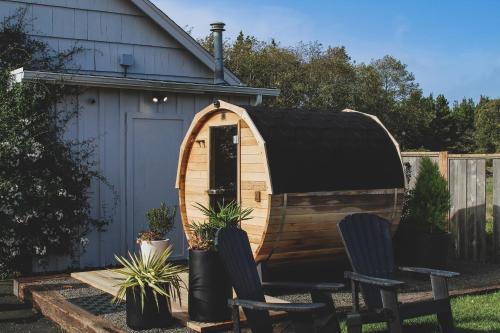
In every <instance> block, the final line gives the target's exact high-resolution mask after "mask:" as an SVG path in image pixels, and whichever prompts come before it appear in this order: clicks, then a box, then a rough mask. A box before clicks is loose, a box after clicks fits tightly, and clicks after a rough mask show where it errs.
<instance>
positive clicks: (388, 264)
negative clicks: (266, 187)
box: [337, 214, 459, 333]
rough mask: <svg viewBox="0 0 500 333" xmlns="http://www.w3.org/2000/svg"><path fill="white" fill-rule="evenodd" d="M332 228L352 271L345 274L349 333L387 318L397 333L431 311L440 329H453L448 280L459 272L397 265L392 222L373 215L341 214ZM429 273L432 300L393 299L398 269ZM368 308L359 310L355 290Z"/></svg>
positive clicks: (395, 292) (354, 332)
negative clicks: (348, 291) (349, 291)
mask: <svg viewBox="0 0 500 333" xmlns="http://www.w3.org/2000/svg"><path fill="white" fill-rule="evenodd" d="M337 228H338V230H339V232H340V235H341V237H342V241H343V242H344V246H345V248H346V250H347V254H348V256H349V260H350V262H351V266H352V269H353V271H354V272H345V277H346V278H347V279H349V280H351V286H352V297H353V309H352V313H350V314H349V315H348V316H347V326H348V332H350V333H358V332H361V328H362V325H363V324H365V323H373V322H387V325H388V328H389V331H390V332H395V333H400V332H402V321H403V320H404V319H410V318H415V317H420V316H424V315H430V314H436V315H437V318H438V322H439V326H440V329H441V332H443V333H451V332H453V331H454V327H453V317H452V313H451V306H450V299H449V293H448V283H447V279H448V278H451V277H455V276H458V275H459V274H458V273H455V272H448V271H443V270H436V269H429V268H417V267H396V266H395V264H394V257H393V249H392V240H391V233H390V229H391V223H390V222H389V221H387V220H385V219H383V218H381V217H379V216H376V215H373V214H353V215H349V216H347V217H345V218H344V219H343V220H342V221H341V222H340V223H339V224H338V225H337ZM397 270H399V271H406V272H412V273H419V274H427V275H429V276H430V281H431V285H432V294H433V298H434V299H433V300H428V301H421V302H413V303H405V304H399V303H398V298H397V297H398V288H399V287H401V286H402V285H404V282H401V281H397V280H393V274H394V273H395V272H396V271H397ZM360 287H361V292H362V294H363V299H364V301H365V305H366V307H367V308H368V311H364V312H363V311H360V307H359V289H360Z"/></svg>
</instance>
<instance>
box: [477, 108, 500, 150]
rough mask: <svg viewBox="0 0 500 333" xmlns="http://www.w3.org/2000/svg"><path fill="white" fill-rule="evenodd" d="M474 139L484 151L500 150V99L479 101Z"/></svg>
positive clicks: (478, 147) (479, 148)
mask: <svg viewBox="0 0 500 333" xmlns="http://www.w3.org/2000/svg"><path fill="white" fill-rule="evenodd" d="M474 125H475V130H474V141H475V143H476V146H477V149H478V151H480V152H484V153H494V152H499V151H500V99H495V100H490V101H485V100H483V102H482V103H481V102H480V103H479V106H478V109H477V111H476V116H475V121H474Z"/></svg>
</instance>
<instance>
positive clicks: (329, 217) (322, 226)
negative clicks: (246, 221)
mask: <svg viewBox="0 0 500 333" xmlns="http://www.w3.org/2000/svg"><path fill="white" fill-rule="evenodd" d="M359 212H366V213H370V214H375V215H378V216H380V217H383V218H385V219H387V220H389V221H391V222H392V223H393V224H394V226H397V224H398V223H399V221H398V220H399V218H400V216H401V210H396V211H394V210H393V209H380V210H371V211H362V210H360V211H351V212H343V213H329V214H317V215H295V216H287V217H286V219H285V222H284V224H283V232H282V234H281V239H286V238H287V234H288V233H293V232H296V231H302V230H304V231H306V230H310V231H316V232H317V233H318V235H321V234H322V233H323V232H328V231H329V230H332V229H333V230H336V225H337V223H339V222H340V221H341V220H342V219H343V218H344V217H345V216H347V215H349V214H353V213H359ZM280 224H281V219H280V218H277V217H276V218H272V219H270V220H269V225H268V227H267V234H268V235H269V236H270V237H272V236H273V235H276V234H279V233H280V232H279V230H280ZM275 238H276V237H274V238H272V239H267V238H266V241H274V239H275Z"/></svg>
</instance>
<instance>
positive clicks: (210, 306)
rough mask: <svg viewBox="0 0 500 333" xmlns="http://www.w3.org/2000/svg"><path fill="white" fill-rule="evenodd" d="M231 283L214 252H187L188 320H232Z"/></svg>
mask: <svg viewBox="0 0 500 333" xmlns="http://www.w3.org/2000/svg"><path fill="white" fill-rule="evenodd" d="M232 296H233V290H232V287H231V283H230V282H229V279H228V277H227V275H226V273H225V272H224V267H223V266H222V263H221V261H220V259H219V256H218V254H217V252H215V251H211V250H208V251H203V250H189V302H188V308H189V309H188V310H189V318H190V319H191V320H194V321H201V322H217V321H225V320H229V319H231V309H230V308H229V307H228V306H227V300H228V298H232Z"/></svg>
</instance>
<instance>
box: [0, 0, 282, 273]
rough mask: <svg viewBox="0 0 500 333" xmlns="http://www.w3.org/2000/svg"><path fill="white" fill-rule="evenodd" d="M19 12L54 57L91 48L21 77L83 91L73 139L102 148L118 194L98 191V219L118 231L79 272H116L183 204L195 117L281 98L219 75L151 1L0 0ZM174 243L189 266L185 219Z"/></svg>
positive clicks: (61, 262) (100, 159)
mask: <svg viewBox="0 0 500 333" xmlns="http://www.w3.org/2000/svg"><path fill="white" fill-rule="evenodd" d="M20 7H25V8H26V10H27V16H28V19H29V20H30V21H31V22H32V23H31V24H30V26H29V31H28V32H29V34H30V35H32V36H35V37H36V38H39V39H41V40H43V41H45V42H47V43H48V44H49V45H50V46H51V47H52V48H53V49H54V50H56V51H62V50H67V49H70V48H72V47H74V46H77V47H82V48H83V51H82V52H80V53H79V54H78V55H77V56H76V57H75V59H74V62H73V63H72V64H71V66H69V67H68V68H67V69H66V70H65V71H64V72H62V73H50V72H34V71H30V70H24V69H22V68H21V69H18V70H16V71H15V72H13V75H14V77H15V79H16V80H17V81H18V82H22V81H27V80H32V79H34V78H41V79H44V80H49V81H55V80H60V79H62V80H64V82H66V84H72V85H77V86H81V87H82V88H83V89H82V91H83V93H82V94H81V95H80V96H79V97H78V98H77V101H76V104H77V106H78V107H79V108H80V110H81V112H80V115H79V117H78V118H77V119H75V120H74V121H73V122H72V123H71V124H70V126H69V127H68V129H67V137H68V139H79V140H86V139H94V140H95V144H96V150H95V161H96V165H97V167H98V169H99V170H100V172H101V173H102V174H103V175H104V176H105V177H106V178H107V179H108V180H109V181H110V183H111V184H113V186H114V191H115V192H116V194H117V196H115V195H114V193H113V191H111V190H110V189H109V188H108V187H106V186H105V185H102V184H98V183H95V184H93V186H92V188H91V191H92V194H93V195H92V207H93V208H92V209H93V214H94V215H95V216H96V217H98V216H107V215H109V214H111V215H112V218H111V223H110V224H109V225H108V227H107V231H106V232H102V233H97V232H93V233H92V234H90V235H89V236H88V239H89V243H88V246H87V247H86V251H85V252H84V253H82V254H81V256H80V257H79V258H77V261H76V262H74V264H75V263H76V265H77V266H78V265H79V266H80V267H98V266H106V265H109V264H113V263H114V257H113V256H114V254H115V253H116V254H125V253H126V252H127V251H133V250H134V249H135V246H136V245H135V240H136V236H137V233H138V232H139V231H140V230H142V229H143V228H144V227H145V216H144V215H145V212H146V211H147V210H148V209H150V208H152V207H156V206H158V205H159V203H160V201H166V202H167V203H168V204H170V205H177V204H178V195H177V191H176V189H175V176H176V168H177V160H178V154H179V146H180V143H181V140H182V138H183V136H184V134H185V132H186V130H187V129H188V127H189V124H190V122H191V120H192V118H193V116H194V114H195V113H196V112H198V111H199V110H201V109H202V108H204V107H205V106H207V105H208V104H210V103H211V102H212V100H214V98H217V99H222V100H225V101H228V102H230V103H233V104H242V105H249V104H253V105H255V104H258V103H260V101H261V100H262V96H263V95H264V96H266V95H267V96H276V95H278V93H279V92H278V91H277V90H275V89H262V88H252V87H247V86H244V85H243V84H242V83H241V82H240V80H239V79H238V78H237V77H236V76H235V75H234V74H232V73H231V72H230V71H228V70H227V69H225V68H224V70H220V71H216V70H215V68H216V64H217V61H216V60H215V59H214V57H212V56H211V55H210V54H209V53H208V52H206V51H205V50H204V49H203V48H202V47H201V46H200V45H199V44H198V43H197V42H196V41H195V40H194V39H193V38H192V37H191V36H190V35H189V34H187V33H186V32H185V31H184V30H183V29H182V28H180V27H179V26H178V25H177V24H176V23H175V22H173V21H172V20H171V19H170V18H169V17H168V16H167V15H166V14H165V13H163V12H162V11H161V10H160V9H158V8H157V7H156V6H155V5H153V4H152V3H151V2H150V1H148V0H2V1H0V17H7V16H9V15H12V14H14V13H15V12H16V11H17V10H18V9H19V8H20ZM208 29H209V27H207V33H208ZM218 64H219V66H220V63H218ZM219 68H220V67H219ZM215 74H217V75H215ZM220 81H222V82H220ZM216 83H217V84H216ZM68 99H69V98H68ZM70 102H71V101H68V103H70ZM115 198H116V199H117V200H115ZM115 201H116V203H115ZM168 237H169V238H170V239H171V241H172V242H173V243H174V245H175V257H176V258H184V257H185V256H186V254H187V251H186V246H187V245H186V241H185V239H184V232H183V229H182V226H181V223H180V219H179V217H178V221H177V225H176V228H175V230H174V231H172V232H171V234H170V235H168ZM69 264H70V261H69V259H68V258H54V260H52V261H51V264H50V266H49V267H48V269H50V270H57V269H63V268H65V267H67V266H68V265H69Z"/></svg>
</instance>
